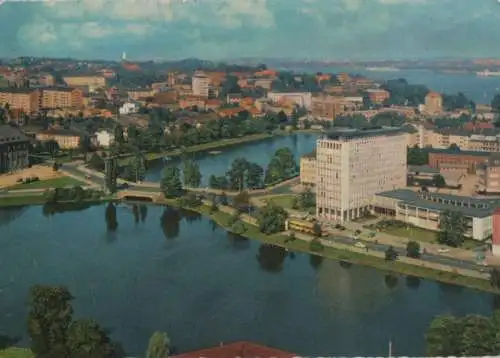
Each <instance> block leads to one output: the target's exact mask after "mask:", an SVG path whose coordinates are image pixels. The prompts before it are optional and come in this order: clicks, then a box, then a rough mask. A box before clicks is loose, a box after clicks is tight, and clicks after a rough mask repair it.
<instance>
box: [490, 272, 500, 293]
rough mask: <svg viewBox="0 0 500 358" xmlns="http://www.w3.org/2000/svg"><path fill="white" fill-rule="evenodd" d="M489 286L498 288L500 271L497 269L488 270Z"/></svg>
mask: <svg viewBox="0 0 500 358" xmlns="http://www.w3.org/2000/svg"><path fill="white" fill-rule="evenodd" d="M490 284H491V286H493V287H495V288H500V270H499V269H498V267H493V268H491V270H490Z"/></svg>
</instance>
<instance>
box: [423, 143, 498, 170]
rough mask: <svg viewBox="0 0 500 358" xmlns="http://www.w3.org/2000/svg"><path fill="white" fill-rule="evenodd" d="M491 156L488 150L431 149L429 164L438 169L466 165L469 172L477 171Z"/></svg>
mask: <svg viewBox="0 0 500 358" xmlns="http://www.w3.org/2000/svg"><path fill="white" fill-rule="evenodd" d="M489 156H490V154H489V153H486V152H475V151H470V150H460V151H456V150H453V149H429V166H430V167H431V168H436V169H443V168H447V169H450V167H451V166H453V167H455V168H461V167H465V168H466V171H467V172H469V173H475V172H476V169H477V168H478V167H479V166H480V165H483V164H485V163H486V162H487V161H488V158H489Z"/></svg>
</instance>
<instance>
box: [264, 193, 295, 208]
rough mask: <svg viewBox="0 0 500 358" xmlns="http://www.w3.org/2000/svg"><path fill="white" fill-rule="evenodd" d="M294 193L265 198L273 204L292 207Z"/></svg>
mask: <svg viewBox="0 0 500 358" xmlns="http://www.w3.org/2000/svg"><path fill="white" fill-rule="evenodd" d="M295 198H296V195H280V196H275V197H274V198H270V199H267V200H266V202H270V203H272V204H274V205H277V206H281V207H282V208H285V209H293V203H294V199H295Z"/></svg>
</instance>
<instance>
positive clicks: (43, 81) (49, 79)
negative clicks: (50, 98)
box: [38, 74, 56, 87]
mask: <svg viewBox="0 0 500 358" xmlns="http://www.w3.org/2000/svg"><path fill="white" fill-rule="evenodd" d="M38 83H39V84H40V85H42V86H45V87H51V86H55V84H56V79H55V77H54V76H52V75H50V74H44V75H40V77H38Z"/></svg>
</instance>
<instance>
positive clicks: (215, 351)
mask: <svg viewBox="0 0 500 358" xmlns="http://www.w3.org/2000/svg"><path fill="white" fill-rule="evenodd" d="M296 356H297V355H296V354H293V353H290V352H285V351H281V350H279V349H275V348H270V347H266V346H261V345H259V344H255V343H252V342H245V341H240V342H235V343H230V344H226V345H223V346H220V347H214V348H206V349H201V350H199V351H194V352H189V353H184V354H179V355H176V356H173V357H172V358H293V357H296Z"/></svg>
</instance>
